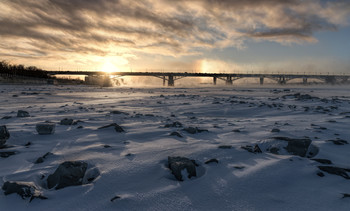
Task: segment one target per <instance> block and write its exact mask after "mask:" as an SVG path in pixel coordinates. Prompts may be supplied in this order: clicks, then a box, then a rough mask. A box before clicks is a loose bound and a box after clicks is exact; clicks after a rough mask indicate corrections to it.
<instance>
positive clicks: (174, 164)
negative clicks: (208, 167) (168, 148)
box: [168, 156, 197, 181]
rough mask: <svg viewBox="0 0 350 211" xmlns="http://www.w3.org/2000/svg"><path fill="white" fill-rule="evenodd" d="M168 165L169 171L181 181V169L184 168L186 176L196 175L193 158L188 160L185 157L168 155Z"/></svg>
mask: <svg viewBox="0 0 350 211" xmlns="http://www.w3.org/2000/svg"><path fill="white" fill-rule="evenodd" d="M168 165H169V169H170V170H171V173H172V174H173V175H174V176H175V178H176V179H177V180H179V181H183V178H182V174H181V172H182V170H184V169H186V171H187V174H188V176H187V177H188V178H191V177H196V176H197V172H196V164H195V161H194V160H190V159H188V158H185V157H170V156H169V157H168Z"/></svg>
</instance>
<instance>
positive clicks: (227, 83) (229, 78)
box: [226, 76, 232, 85]
mask: <svg viewBox="0 0 350 211" xmlns="http://www.w3.org/2000/svg"><path fill="white" fill-rule="evenodd" d="M226 85H232V77H231V76H227V77H226Z"/></svg>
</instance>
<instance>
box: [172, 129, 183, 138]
mask: <svg viewBox="0 0 350 211" xmlns="http://www.w3.org/2000/svg"><path fill="white" fill-rule="evenodd" d="M170 135H171V136H177V137H180V138H182V135H181V134H180V133H179V132H176V131H174V132H172V133H170Z"/></svg>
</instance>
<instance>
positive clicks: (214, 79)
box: [213, 77, 217, 85]
mask: <svg viewBox="0 0 350 211" xmlns="http://www.w3.org/2000/svg"><path fill="white" fill-rule="evenodd" d="M216 79H217V78H216V77H213V84H214V85H216Z"/></svg>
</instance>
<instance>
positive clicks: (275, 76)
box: [47, 71, 350, 86]
mask: <svg viewBox="0 0 350 211" xmlns="http://www.w3.org/2000/svg"><path fill="white" fill-rule="evenodd" d="M47 73H48V75H85V76H90V77H93V76H95V77H97V76H105V75H111V76H117V77H122V76H150V77H157V78H160V79H162V80H163V85H164V86H165V85H166V82H167V84H168V86H174V85H175V81H176V80H179V79H181V78H185V77H211V78H213V84H214V85H216V83H217V80H218V79H219V80H223V81H225V83H226V85H232V84H233V81H235V80H238V79H241V78H259V79H260V84H261V85H262V84H264V79H265V78H268V79H272V80H274V81H276V82H277V83H279V84H286V83H287V82H288V81H290V80H292V79H296V78H299V79H302V81H303V83H304V84H307V82H308V79H318V80H321V81H324V82H325V83H329V84H335V83H346V82H347V81H348V79H349V78H350V74H348V75H346V74H305V73H304V74H298V73H297V74H293V73H290V74H285V73H271V74H264V73H191V72H110V73H106V72H101V71H48V72H47Z"/></svg>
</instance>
